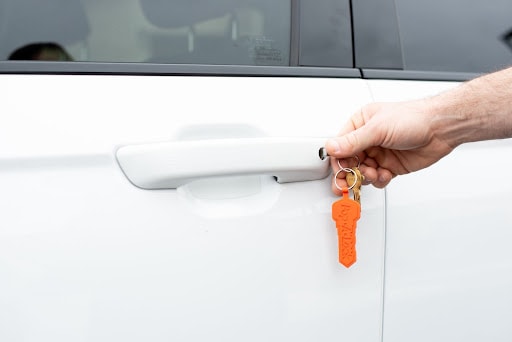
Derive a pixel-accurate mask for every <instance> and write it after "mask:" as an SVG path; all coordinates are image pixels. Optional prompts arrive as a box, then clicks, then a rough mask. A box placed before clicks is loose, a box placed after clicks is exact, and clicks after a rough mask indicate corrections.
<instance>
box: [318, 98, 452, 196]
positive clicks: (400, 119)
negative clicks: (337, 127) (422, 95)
mask: <svg viewBox="0 0 512 342" xmlns="http://www.w3.org/2000/svg"><path fill="white" fill-rule="evenodd" d="M432 112H433V111H432V108H431V105H430V103H429V100H428V99H425V100H417V101H408V102H398V103H373V104H369V105H366V106H364V107H362V108H361V109H360V110H359V111H358V112H357V113H355V114H354V115H353V116H352V117H351V119H350V120H349V122H348V123H347V124H346V125H345V126H344V127H343V129H342V130H341V131H340V133H339V136H338V137H336V138H333V139H329V140H328V141H327V142H326V145H325V148H326V151H327V154H328V155H330V156H331V166H332V168H333V170H334V173H335V174H336V171H338V170H339V166H338V162H337V160H338V159H342V166H344V167H346V166H348V164H349V162H350V159H351V158H352V159H353V157H354V156H357V157H358V158H359V160H360V170H361V172H362V174H363V175H364V177H365V181H364V183H363V184H370V183H371V184H373V185H374V186H375V187H377V188H383V187H385V186H386V185H387V184H388V183H389V182H390V181H391V180H392V179H393V178H394V177H395V176H397V175H403V174H407V173H410V172H413V171H417V170H420V169H423V168H425V167H427V166H430V165H432V164H434V163H435V162H437V161H438V160H439V159H441V158H442V157H444V156H445V155H447V154H448V153H450V152H451V151H452V150H453V149H454V148H455V146H451V145H450V144H449V143H448V142H447V141H446V140H445V139H443V138H442V137H441V136H440V134H438V132H437V131H436V126H437V125H436V124H437V120H436V119H435V117H434V115H433V114H432ZM343 159H345V161H343ZM352 163H353V162H352ZM340 174H343V172H342V173H340ZM341 177H342V178H343V177H344V175H343V176H341ZM338 185H340V186H342V187H343V186H346V182H345V180H344V179H340V180H338ZM332 189H333V192H334V193H335V194H338V195H340V194H341V191H340V190H338V189H337V187H336V186H335V184H334V182H333V184H332Z"/></svg>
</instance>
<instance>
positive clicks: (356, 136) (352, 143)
mask: <svg viewBox="0 0 512 342" xmlns="http://www.w3.org/2000/svg"><path fill="white" fill-rule="evenodd" d="M376 145H378V143H377V140H376V134H372V133H371V132H370V130H369V129H368V126H367V125H365V126H362V127H360V128H358V129H356V130H354V131H351V132H348V133H346V134H344V135H342V136H340V137H336V138H331V139H329V140H327V141H326V143H325V149H326V150H327V154H328V155H330V156H332V157H335V158H338V159H341V158H350V157H352V156H354V155H356V154H358V153H360V152H363V151H364V150H366V149H367V148H370V147H372V146H376Z"/></svg>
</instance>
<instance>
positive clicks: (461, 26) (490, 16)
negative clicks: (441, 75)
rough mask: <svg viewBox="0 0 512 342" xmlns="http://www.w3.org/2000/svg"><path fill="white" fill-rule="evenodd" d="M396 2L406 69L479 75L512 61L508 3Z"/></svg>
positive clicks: (503, 0)
mask: <svg viewBox="0 0 512 342" xmlns="http://www.w3.org/2000/svg"><path fill="white" fill-rule="evenodd" d="M395 3H396V8H397V14H398V22H399V27H400V36H401V40H402V51H403V58H404V67H405V69H407V70H427V71H433V70H435V71H456V72H479V73H480V72H488V71H492V70H496V69H497V68H502V67H504V66H507V65H510V64H512V44H510V43H507V39H506V37H507V34H510V32H511V30H512V15H511V14H512V1H510V0H491V1H479V0H429V1H410V0H395ZM510 37H512V34H510Z"/></svg>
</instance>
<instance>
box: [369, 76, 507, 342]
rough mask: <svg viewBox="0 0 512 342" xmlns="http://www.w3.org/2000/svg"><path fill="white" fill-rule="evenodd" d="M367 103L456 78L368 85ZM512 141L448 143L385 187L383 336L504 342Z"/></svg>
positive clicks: (431, 89) (443, 85)
mask: <svg viewBox="0 0 512 342" xmlns="http://www.w3.org/2000/svg"><path fill="white" fill-rule="evenodd" d="M369 85H370V89H371V91H372V95H373V97H374V99H375V100H376V101H398V100H406V99H413V98H421V97H424V96H431V95H434V94H436V93H439V92H441V91H444V90H445V89H448V88H450V87H453V86H455V85H456V83H450V82H424V81H423V82H414V81H390V80H388V81H385V80H374V81H369ZM510 156H512V141H511V140H502V141H488V142H479V143H472V144H466V145H462V146H460V147H458V148H457V149H456V150H455V151H454V152H453V153H452V154H450V155H449V156H447V157H445V158H444V159H443V160H441V161H440V162H438V163H437V164H435V165H433V166H431V167H429V168H428V169H425V170H422V171H419V172H416V173H413V174H410V175H406V176H402V177H398V178H397V179H395V180H394V181H393V182H392V183H391V184H390V185H389V186H388V187H387V214H388V221H387V237H386V276H385V278H386V281H385V289H386V291H385V293H386V295H385V310H384V341H510V338H511V336H512V324H510V323H511V317H512V295H511V291H510V289H511V288H512V248H510V243H511V241H512V229H511V228H512V212H511V210H510V203H511V202H510V194H511V193H512V181H511V180H510V179H509V177H508V176H507V173H508V171H507V170H510V169H511V168H512V159H511V158H510Z"/></svg>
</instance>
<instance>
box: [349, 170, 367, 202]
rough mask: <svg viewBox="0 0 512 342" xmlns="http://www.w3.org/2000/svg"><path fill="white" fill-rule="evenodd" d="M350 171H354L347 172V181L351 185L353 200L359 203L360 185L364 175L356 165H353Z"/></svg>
mask: <svg viewBox="0 0 512 342" xmlns="http://www.w3.org/2000/svg"><path fill="white" fill-rule="evenodd" d="M352 171H354V172H349V173H348V174H347V176H346V179H347V183H348V185H349V186H351V187H352V191H353V192H354V200H355V201H357V203H359V205H361V185H362V184H363V181H364V176H363V174H362V173H361V170H359V168H358V167H354V168H353V169H352Z"/></svg>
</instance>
